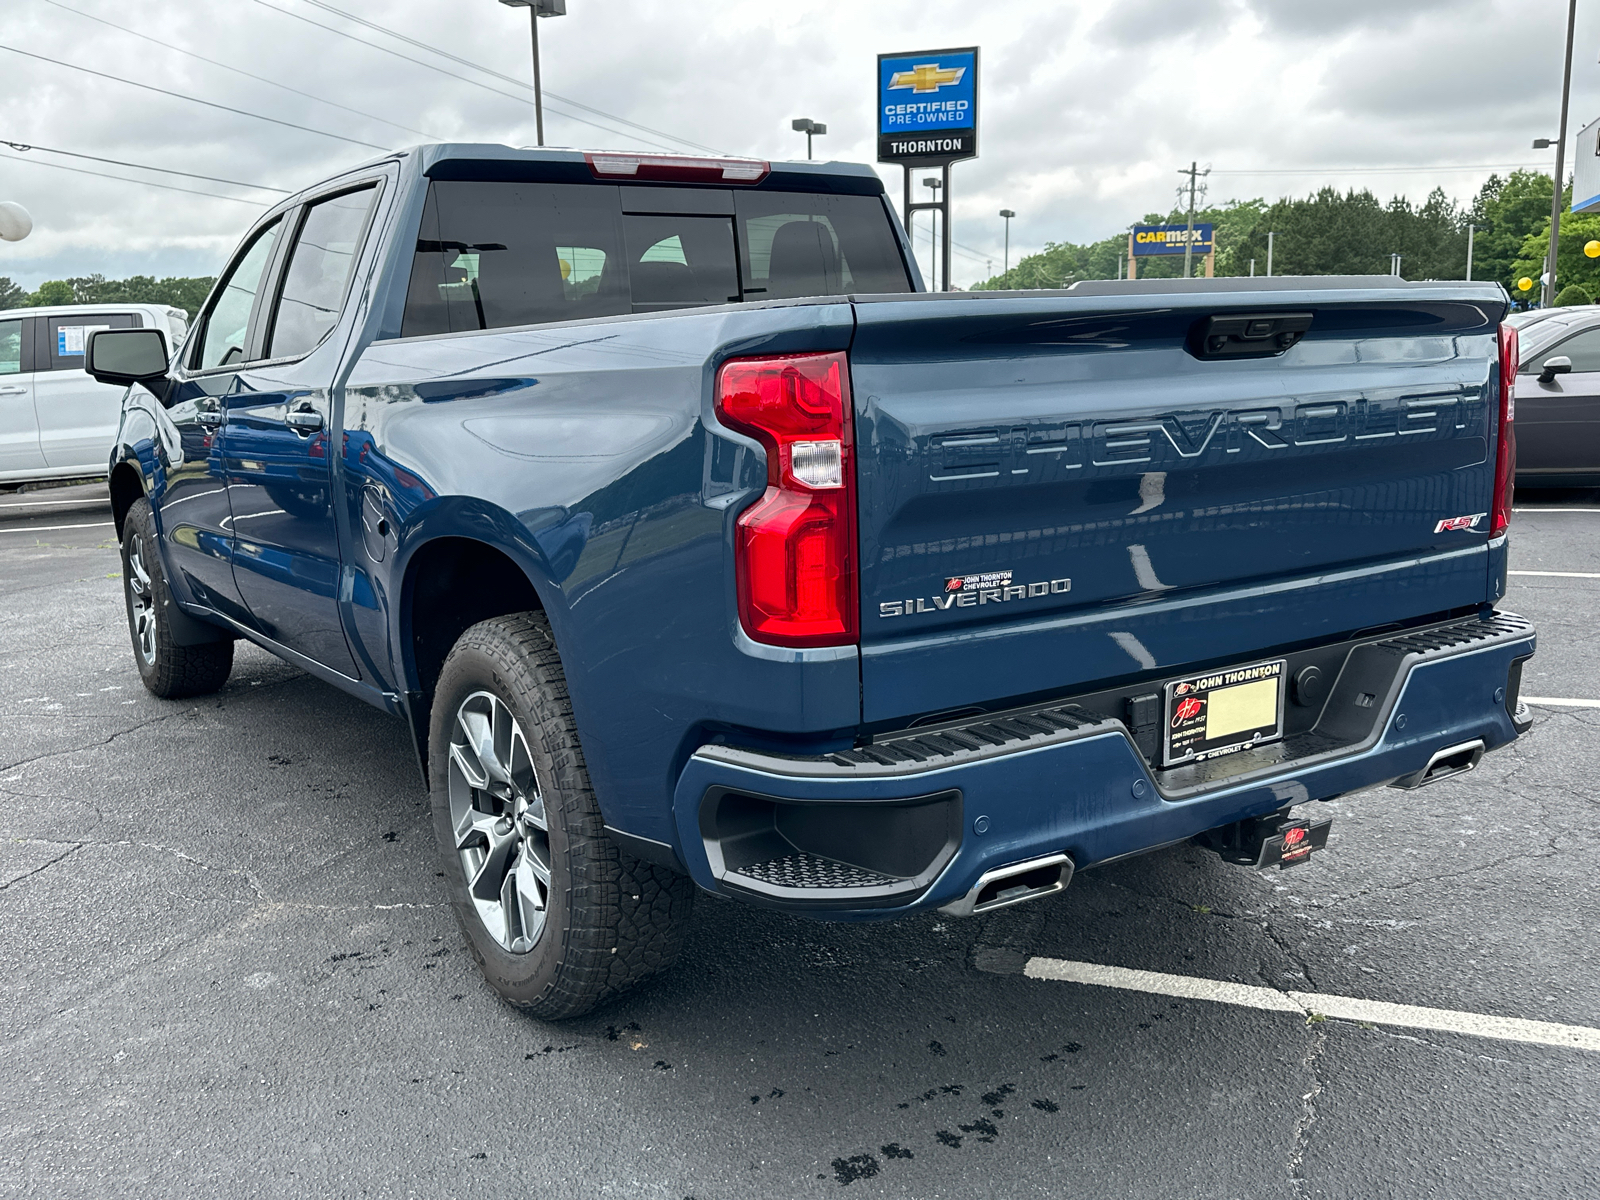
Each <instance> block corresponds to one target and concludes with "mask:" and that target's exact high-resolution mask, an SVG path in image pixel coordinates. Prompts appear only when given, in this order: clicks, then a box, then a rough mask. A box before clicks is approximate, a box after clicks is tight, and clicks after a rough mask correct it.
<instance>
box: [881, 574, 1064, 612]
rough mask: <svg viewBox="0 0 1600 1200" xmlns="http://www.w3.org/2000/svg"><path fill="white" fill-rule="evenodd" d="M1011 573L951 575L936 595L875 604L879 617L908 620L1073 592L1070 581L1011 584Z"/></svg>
mask: <svg viewBox="0 0 1600 1200" xmlns="http://www.w3.org/2000/svg"><path fill="white" fill-rule="evenodd" d="M1011 578H1012V573H1011V572H1010V571H979V572H977V573H975V574H972V575H951V576H948V577H947V578H946V579H945V581H944V588H943V590H942V592H941V593H940V594H939V595H937V596H913V597H911V598H910V599H906V600H885V601H884V602H883V603H881V604H879V605H878V616H880V617H909V616H911V615H912V614H913V613H926V612H949V611H950V610H951V609H952V608H971V607H973V606H974V605H980V604H1007V603H1010V602H1011V601H1013V600H1037V599H1039V598H1040V597H1041V596H1063V595H1065V594H1066V593H1068V592H1070V591H1071V590H1072V580H1070V579H1041V580H1039V581H1038V582H1036V583H1012V582H1011Z"/></svg>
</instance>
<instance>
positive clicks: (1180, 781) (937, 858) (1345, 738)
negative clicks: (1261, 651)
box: [673, 614, 1535, 920]
mask: <svg viewBox="0 0 1600 1200" xmlns="http://www.w3.org/2000/svg"><path fill="white" fill-rule="evenodd" d="M1534 647H1535V635H1534V630H1533V627H1532V626H1531V624H1529V623H1528V622H1527V621H1525V620H1523V619H1522V618H1520V617H1516V616H1513V615H1511V614H1496V615H1495V616H1494V617H1492V618H1491V619H1488V620H1471V621H1463V622H1456V623H1453V624H1450V625H1446V626H1438V627H1431V628H1428V629H1424V630H1420V631H1411V632H1408V633H1405V634H1400V635H1395V636H1392V637H1389V638H1385V639H1375V640H1373V641H1371V642H1369V643H1365V644H1363V645H1362V646H1361V647H1360V648H1359V649H1358V650H1357V651H1356V652H1355V653H1353V654H1352V655H1351V658H1350V661H1349V662H1348V663H1347V665H1346V667H1345V669H1344V670H1343V671H1342V672H1341V674H1340V677H1339V680H1338V681H1337V682H1336V684H1335V686H1334V688H1333V690H1332V692H1331V693H1330V695H1329V698H1328V700H1327V703H1326V707H1325V709H1324V713H1323V715H1322V717H1321V719H1320V720H1319V721H1318V724H1317V726H1316V728H1315V729H1313V730H1312V731H1311V732H1310V733H1308V734H1305V735H1301V736H1299V737H1296V738H1293V739H1290V740H1287V741H1284V742H1279V743H1275V744H1273V745H1270V746H1266V747H1261V748H1259V749H1256V750H1251V751H1245V752H1242V753H1240V754H1236V755H1233V756H1231V757H1230V758H1226V759H1218V760H1213V761H1212V762H1209V763H1204V764H1200V765H1198V766H1188V767H1181V768H1176V769H1172V770H1167V771H1158V772H1153V771H1152V770H1151V769H1150V768H1149V766H1148V765H1147V763H1146V762H1145V760H1144V758H1143V757H1142V756H1141V755H1140V754H1139V752H1138V750H1137V749H1136V748H1135V745H1134V743H1133V741H1132V740H1131V738H1130V736H1129V733H1128V731H1127V728H1126V727H1125V726H1124V725H1123V723H1122V722H1121V721H1120V720H1116V719H1114V718H1110V717H1104V716H1100V715H1098V714H1094V713H1090V712H1087V711H1084V710H1082V709H1078V708H1075V707H1074V706H1072V705H1070V704H1057V705H1054V706H1049V705H1039V706H1034V707H1033V708H1031V709H1026V710H1018V711H1017V712H1015V713H1012V714H994V715H989V716H986V717H984V718H978V719H975V720H973V721H970V722H967V723H965V724H963V725H961V726H959V727H948V728H946V729H945V730H944V731H943V732H938V731H935V732H932V733H929V732H926V731H922V730H917V731H908V732H907V733H906V734H904V735H901V736H899V737H894V738H887V739H880V740H879V742H877V743H876V744H874V745H873V746H871V747H868V748H865V749H864V750H861V751H847V752H844V753H837V754H829V755H822V756H817V757H809V758H789V757H783V756H779V755H774V754H768V753H763V752H759V751H751V750H745V749H741V748H738V747H733V746H724V745H708V746H703V747H701V748H700V749H699V750H698V751H697V752H696V753H695V754H694V755H692V756H691V758H690V759H689V761H688V764H687V765H686V767H685V768H684V770H683V772H682V774H681V775H680V777H679V779H678V784H677V787H676V789H675V792H674V800H673V804H674V815H675V818H676V822H677V827H678V833H679V839H680V840H679V846H680V851H681V853H682V856H683V859H684V864H685V865H686V866H687V868H688V870H689V872H690V874H691V875H692V876H693V877H694V879H695V881H696V882H697V883H699V884H700V885H701V886H702V887H705V888H707V889H709V890H711V891H715V892H719V893H721V894H724V895H727V896H730V897H735V898H739V899H744V900H748V901H750V902H753V903H757V904H762V905H766V906H771V907H778V908H783V909H787V910H791V911H797V912H806V913H810V914H812V915H816V916H826V917H831V918H835V919H849V920H873V919H884V918H888V917H893V916H899V915H903V914H905V913H908V912H912V911H916V910H919V909H925V908H935V907H939V906H943V905H946V904H950V903H952V902H954V901H957V900H959V899H960V898H962V897H963V896H965V895H967V894H968V893H969V892H970V891H971V889H973V887H974V886H975V885H976V884H977V882H978V880H979V879H980V877H982V876H983V875H984V873H985V872H988V871H992V870H994V869H995V868H997V867H1001V866H1004V865H1006V864H1011V863H1018V862H1023V861H1026V860H1032V859H1037V858H1040V857H1042V856H1046V855H1053V854H1058V853H1064V854H1066V855H1069V856H1070V858H1071V860H1072V863H1073V865H1074V866H1076V867H1077V868H1078V869H1082V868H1084V867H1087V866H1092V865H1095V864H1097V863H1103V862H1106V861H1109V860H1111V859H1115V858H1121V857H1125V856H1128V855H1131V854H1137V853H1140V852H1142V851H1146V850H1151V849H1155V848H1157V847H1159V846H1163V845H1168V844H1171V843H1174V842H1180V841H1183V840H1185V839H1187V838H1190V837H1193V836H1194V835H1196V834H1198V833H1202V832H1204V831H1206V830H1208V829H1214V828H1216V827H1218V826H1221V825H1226V824H1230V823H1232V822H1234V821H1239V820H1244V819H1246V818H1250V817H1257V816H1264V815H1266V814H1267V813H1271V812H1275V811H1277V810H1280V809H1283V808H1286V807H1288V806H1290V805H1294V804H1300V803H1304V802H1306V801H1310V800H1325V799H1331V798H1333V797H1335V796H1339V795H1343V794H1345V793H1348V792H1353V791H1357V790H1360V789H1363V788H1369V787H1374V786H1378V785H1382V784H1386V783H1394V782H1397V781H1398V782H1400V783H1401V784H1402V785H1403V786H1404V785H1407V784H1414V783H1415V782H1416V781H1417V780H1418V779H1419V778H1420V777H1421V776H1422V774H1423V773H1424V772H1426V771H1427V770H1428V768H1429V764H1430V762H1432V761H1433V760H1434V758H1435V756H1436V755H1437V754H1438V753H1439V752H1440V751H1441V750H1445V749H1448V748H1451V747H1458V746H1461V745H1463V744H1465V743H1470V742H1475V741H1481V742H1482V744H1483V748H1484V749H1485V750H1494V749H1497V748H1499V747H1501V746H1504V745H1506V744H1507V743H1509V742H1511V741H1513V740H1514V739H1515V738H1516V737H1517V735H1518V732H1519V729H1518V726H1519V725H1520V726H1521V727H1522V728H1526V724H1525V719H1524V718H1523V717H1522V716H1521V715H1520V714H1519V715H1517V716H1516V717H1515V719H1514V714H1515V713H1516V709H1517V695H1516V691H1517V688H1518V686H1519V683H1520V676H1521V661H1522V660H1524V659H1526V658H1527V657H1528V656H1530V655H1531V654H1533V652H1534ZM1373 689H1376V690H1373ZM1474 761H1476V760H1474ZM908 845H910V846H912V847H914V849H911V850H908V849H907V848H906V847H907V846H908Z"/></svg>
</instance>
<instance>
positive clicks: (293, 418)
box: [283, 408, 322, 433]
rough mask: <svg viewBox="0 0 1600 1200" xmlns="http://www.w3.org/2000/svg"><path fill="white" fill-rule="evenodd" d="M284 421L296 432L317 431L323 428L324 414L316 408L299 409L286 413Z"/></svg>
mask: <svg viewBox="0 0 1600 1200" xmlns="http://www.w3.org/2000/svg"><path fill="white" fill-rule="evenodd" d="M283 423H284V424H285V425H287V426H288V427H289V428H290V429H292V430H294V431H295V432H296V433H315V432H316V431H317V430H319V429H321V428H322V414H321V413H319V412H317V411H316V410H315V409H310V408H302V409H297V410H296V411H294V412H292V413H285V414H284V417H283Z"/></svg>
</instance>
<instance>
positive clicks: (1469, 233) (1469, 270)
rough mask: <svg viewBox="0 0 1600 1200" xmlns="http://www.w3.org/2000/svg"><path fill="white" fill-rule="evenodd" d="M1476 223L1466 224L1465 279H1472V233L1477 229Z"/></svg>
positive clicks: (1469, 280)
mask: <svg viewBox="0 0 1600 1200" xmlns="http://www.w3.org/2000/svg"><path fill="white" fill-rule="evenodd" d="M1477 228H1478V227H1477V226H1476V225H1468V226H1467V280H1468V282H1471V280H1472V235H1473V233H1475V232H1476V231H1477Z"/></svg>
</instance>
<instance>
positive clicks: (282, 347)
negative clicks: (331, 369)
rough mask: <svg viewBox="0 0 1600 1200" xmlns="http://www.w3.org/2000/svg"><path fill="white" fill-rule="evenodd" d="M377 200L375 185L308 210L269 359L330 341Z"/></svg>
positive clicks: (288, 273)
mask: <svg viewBox="0 0 1600 1200" xmlns="http://www.w3.org/2000/svg"><path fill="white" fill-rule="evenodd" d="M377 195H378V189H377V187H376V185H374V186H372V187H364V188H362V189H360V190H359V191H354V192H345V193H344V194H343V195H340V196H332V197H330V198H328V199H327V200H320V201H318V202H317V203H316V204H313V205H312V206H311V207H310V208H308V209H307V210H306V215H305V220H303V221H302V222H301V223H300V236H299V238H298V239H296V241H295V244H294V250H293V251H291V252H290V256H289V268H288V270H286V271H285V272H284V275H283V290H282V292H281V293H280V295H279V298H278V311H277V314H276V315H275V316H274V318H273V321H272V340H271V344H270V345H269V346H268V347H267V357H268V358H290V357H293V356H295V355H299V354H305V353H308V352H309V351H311V350H313V349H315V348H316V346H317V344H318V343H319V342H321V341H322V339H323V338H325V337H327V336H328V332H329V330H331V329H332V328H333V326H334V323H335V322H337V321H338V319H339V310H340V309H341V308H342V307H343V306H344V295H345V291H346V290H347V289H348V287H349V285H350V273H351V272H352V271H353V270H355V264H356V251H357V250H359V249H360V248H361V231H362V230H363V229H365V228H366V224H367V214H368V213H369V212H371V211H372V202H373V200H374V199H375V198H376V197H377Z"/></svg>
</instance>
